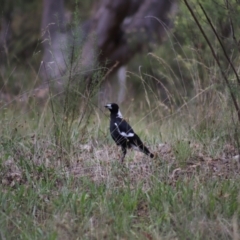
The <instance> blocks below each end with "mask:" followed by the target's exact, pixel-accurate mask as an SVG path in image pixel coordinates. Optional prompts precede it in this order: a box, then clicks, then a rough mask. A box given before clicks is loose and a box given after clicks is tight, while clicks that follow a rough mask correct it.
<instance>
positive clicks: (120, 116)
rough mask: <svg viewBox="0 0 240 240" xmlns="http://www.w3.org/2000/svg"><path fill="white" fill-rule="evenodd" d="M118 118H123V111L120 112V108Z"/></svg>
mask: <svg viewBox="0 0 240 240" xmlns="http://www.w3.org/2000/svg"><path fill="white" fill-rule="evenodd" d="M117 118H123V116H122V113H121V112H120V110H118V113H117Z"/></svg>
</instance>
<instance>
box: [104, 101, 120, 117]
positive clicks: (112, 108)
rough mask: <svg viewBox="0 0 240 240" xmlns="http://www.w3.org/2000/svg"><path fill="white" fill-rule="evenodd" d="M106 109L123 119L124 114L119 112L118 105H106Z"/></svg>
mask: <svg viewBox="0 0 240 240" xmlns="http://www.w3.org/2000/svg"><path fill="white" fill-rule="evenodd" d="M105 108H108V110H109V111H110V112H111V114H116V115H117V117H119V118H122V114H121V112H120V110H119V106H118V105H117V104H116V103H108V104H106V105H105Z"/></svg>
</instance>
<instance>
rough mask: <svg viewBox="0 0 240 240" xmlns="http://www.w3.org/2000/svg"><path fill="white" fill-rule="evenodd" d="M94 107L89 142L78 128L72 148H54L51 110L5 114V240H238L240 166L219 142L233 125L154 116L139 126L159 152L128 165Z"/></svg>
mask: <svg viewBox="0 0 240 240" xmlns="http://www.w3.org/2000/svg"><path fill="white" fill-rule="evenodd" d="M132 106H134V104H132ZM130 108H131V106H130ZM95 110H96V111H95V112H94V113H93V115H92V117H91V118H90V119H89V123H88V125H86V126H87V127H86V128H84V134H85V135H84V136H85V137H83V138H82V137H81V136H82V133H83V130H82V129H81V126H78V124H75V122H74V123H73V124H72V128H71V131H70V133H71V134H70V135H69V136H70V140H69V142H71V148H70V149H65V150H66V151H62V149H60V148H59V146H57V145H56V144H55V133H54V125H53V122H52V120H51V117H50V116H51V114H50V113H49V109H48V107H46V108H45V110H44V111H43V112H42V115H39V114H38V113H36V112H34V111H33V112H27V113H26V112H23V111H21V110H13V109H11V108H10V107H8V108H6V109H5V110H2V112H3V113H4V114H2V115H1V120H0V121H1V125H2V129H1V144H0V147H1V151H0V152H1V153H0V170H1V171H0V180H1V185H0V188H1V189H0V192H1V194H0V203H1V209H0V236H1V239H238V238H239V216H240V208H239V204H240V202H239V201H240V200H239V192H240V185H239V180H240V177H239V163H238V162H237V161H236V160H233V159H232V157H231V156H228V155H227V153H229V151H230V152H231V153H232V155H234V154H237V153H236V149H235V148H234V147H233V146H230V142H229V141H228V140H229V138H228V137H227V138H224V137H220V136H225V135H223V132H227V131H228V133H229V134H231V130H230V128H229V126H230V122H229V126H228V128H225V127H224V126H225V125H226V122H225V120H224V123H225V125H222V129H220V128H219V129H218V132H215V130H214V128H213V127H211V126H208V127H207V128H205V129H206V131H208V133H207V132H202V130H199V129H198V127H195V128H194V129H191V128H189V126H190V124H191V121H190V120H189V119H190V116H187V115H185V121H182V113H180V114H177V115H172V117H168V118H165V120H164V119H163V118H162V119H163V120H161V123H160V121H159V119H158V118H154V116H151V117H149V118H147V117H145V118H143V119H142V120H141V121H140V122H139V123H137V124H136V125H135V126H134V129H135V131H136V132H137V133H139V135H140V136H141V138H142V139H144V141H145V142H146V143H147V145H149V146H150V148H151V149H152V150H153V151H154V152H155V154H156V155H157V156H156V157H155V159H153V160H151V159H148V158H147V157H144V156H143V155H142V154H141V153H134V152H131V151H129V153H128V154H127V157H126V161H125V163H124V165H123V166H122V165H121V164H120V163H119V162H118V159H119V154H120V149H118V148H117V147H116V146H115V145H114V143H113V141H112V140H111V139H110V137H109V134H108V117H106V116H102V120H100V119H101V118H97V117H96V115H95V114H96V112H97V109H95ZM124 112H125V111H124V109H123V113H124ZM130 112H131V111H130ZM96 119H98V120H96ZM136 119H139V117H138V116H137V114H136V115H135V114H132V117H131V119H130V122H135V120H136ZM187 121H189V122H187ZM229 121H231V120H229ZM148 122H149V123H150V124H148ZM154 123H155V124H154ZM157 124H158V126H159V127H158V128H157V131H156V129H155V127H154V125H155V126H156V125H157ZM214 124H216V122H215V123H214ZM217 124H218V126H221V125H220V122H218V123H217ZM146 125H148V128H147V129H146V131H145V130H144V129H145V128H146V127H145V128H144V126H146ZM84 126H85V125H84ZM211 129H212V133H210V130H211ZM213 133H214V134H213ZM200 135H201V137H199V138H197V137H196V136H200ZM218 136H219V138H217V137H218ZM216 139H217V140H216ZM211 140H212V141H211ZM163 142H165V143H164V144H163ZM205 143H206V144H205ZM227 146H228V147H227ZM228 148H230V150H229V149H228ZM211 149H215V151H211ZM224 154H225V155H224ZM223 156H225V160H226V161H227V162H224V161H223V160H222V159H221V157H223Z"/></svg>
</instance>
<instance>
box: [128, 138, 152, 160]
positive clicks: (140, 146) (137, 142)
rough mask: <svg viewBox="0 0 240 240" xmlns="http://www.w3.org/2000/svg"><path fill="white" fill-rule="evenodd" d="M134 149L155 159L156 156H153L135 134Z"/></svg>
mask: <svg viewBox="0 0 240 240" xmlns="http://www.w3.org/2000/svg"><path fill="white" fill-rule="evenodd" d="M132 148H134V149H135V150H137V151H140V152H143V153H145V154H146V155H148V156H149V157H150V158H153V157H154V154H152V153H151V152H150V151H149V150H148V148H147V147H146V146H145V145H144V144H143V143H142V141H141V139H140V138H139V137H138V136H137V134H135V141H134V145H133V144H132Z"/></svg>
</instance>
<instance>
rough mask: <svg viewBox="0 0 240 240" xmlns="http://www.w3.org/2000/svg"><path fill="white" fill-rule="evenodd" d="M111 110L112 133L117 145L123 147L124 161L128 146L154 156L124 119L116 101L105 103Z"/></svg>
mask: <svg viewBox="0 0 240 240" xmlns="http://www.w3.org/2000/svg"><path fill="white" fill-rule="evenodd" d="M105 107H106V108H108V109H109V111H110V113H111V114H110V133H111V136H112V138H113V140H114V141H115V142H116V144H117V145H120V146H121V147H122V152H123V156H122V158H121V161H122V162H123V160H124V158H125V155H126V153H127V149H128V148H133V149H134V150H137V151H140V152H143V153H145V154H146V155H148V156H149V157H151V158H153V157H154V155H153V154H152V153H151V152H150V151H149V150H148V148H147V147H146V146H144V144H143V143H142V141H141V139H140V138H139V136H138V135H137V134H136V133H135V132H134V131H133V129H132V128H131V126H130V125H129V124H128V123H127V122H126V121H125V120H124V119H123V116H122V114H121V112H120V110H119V107H118V105H117V104H116V103H108V104H106V105H105Z"/></svg>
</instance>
